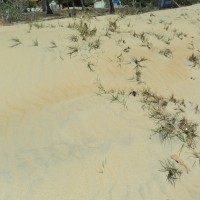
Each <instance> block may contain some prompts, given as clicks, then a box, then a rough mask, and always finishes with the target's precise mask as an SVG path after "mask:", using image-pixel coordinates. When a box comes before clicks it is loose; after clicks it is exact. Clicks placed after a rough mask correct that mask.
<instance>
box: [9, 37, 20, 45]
mask: <svg viewBox="0 0 200 200" xmlns="http://www.w3.org/2000/svg"><path fill="white" fill-rule="evenodd" d="M11 41H13V42H14V44H13V45H11V46H10V47H16V46H18V45H20V44H22V42H21V40H20V39H19V38H12V39H11Z"/></svg>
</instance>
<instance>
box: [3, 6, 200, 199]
mask: <svg viewBox="0 0 200 200" xmlns="http://www.w3.org/2000/svg"><path fill="white" fill-rule="evenodd" d="M199 11H200V5H199V4H197V5H194V6H190V7H185V8H179V9H173V10H163V11H157V12H153V13H146V14H141V15H137V16H125V17H123V18H122V17H120V16H117V15H115V16H103V17H98V18H96V19H91V18H86V16H85V17H84V16H83V17H82V19H79V18H76V19H62V20H53V21H48V22H41V23H40V22H38V23H33V24H29V25H27V24H24V25H14V26H10V27H0V44H1V45H0V51H1V54H0V63H1V64H0V69H1V73H0V80H1V85H0V91H1V92H0V99H1V101H0V111H1V112H0V132H1V140H0V143H1V144H0V163H1V164H0V199H1V200H12V199H13V200H14V199H15V200H25V199H26V200H27V199H29V200H31V199H32V200H43V199H49V200H55V199H57V200H65V199H66V200H71V199H75V200H79V199H91V200H92V199H98V200H105V199H110V200H111V199H115V200H118V199H127V200H128V199H142V200H147V199H148V200H157V199H163V200H164V199H170V200H172V199H173V200H180V199H181V200H184V199H185V200H198V199H199V197H200V190H199V184H200V175H199V157H200V156H199V140H198V137H197V138H195V142H196V143H195V148H194V149H191V148H188V147H187V146H188V145H190V143H189V142H186V141H185V143H183V142H181V141H180V140H178V139H175V140H172V141H171V142H168V141H165V142H163V143H162V144H161V141H160V139H161V138H159V136H158V135H157V134H156V135H152V134H153V132H152V129H154V130H155V127H156V126H157V123H156V122H157V121H156V120H155V119H153V118H150V117H149V114H151V113H150V111H151V110H150V109H151V108H155V107H151V106H152V105H155V102H150V103H149V105H145V103H144V101H143V100H145V101H146V102H148V101H149V99H148V98H149V97H148V98H147V99H143V100H142V98H143V97H142V93H141V91H142V89H144V88H150V90H151V91H152V92H154V93H155V94H156V95H158V96H159V95H161V96H162V97H161V96H159V97H157V96H156V95H154V96H152V97H151V98H154V100H156V101H157V103H158V104H159V106H160V105H161V104H162V106H163V107H162V109H161V111H162V112H166V113H170V115H169V116H176V119H178V118H180V121H178V122H177V121H176V120H175V122H177V123H178V124H176V123H174V127H175V126H176V127H175V128H174V129H175V130H179V131H183V132H184V131H185V132H184V133H185V135H186V134H188V135H189V133H188V132H187V130H186V129H187V127H190V128H191V129H192V128H193V129H195V128H196V129H195V130H196V131H197V132H198V130H199V128H198V126H196V125H195V124H192V122H194V123H199V122H200V116H199V112H200V111H199V107H198V105H200V96H199V85H200V70H199V67H200V66H199V65H200V61H199V59H200V49H199V45H200V40H199V37H200V36H199V34H200V26H199V20H200V18H199ZM132 91H135V92H136V96H134V95H132V94H130V92H132ZM129 94H130V95H129ZM170 96H171V98H170ZM158 99H160V100H158ZM166 101H167V102H166ZM152 103H153V104H152ZM159 108H161V107H159ZM159 111H160V110H159ZM154 114H155V113H154ZM167 116H168V115H167ZM184 117H185V118H187V119H188V120H189V121H192V122H191V123H190V122H187V121H186V120H185V121H184V120H183V119H184ZM166 120H167V119H166ZM183 122H185V123H183ZM191 124H192V125H193V127H191V126H192V125H191ZM189 125H191V126H189ZM177 127H178V128H179V129H178V128H177ZM182 127H184V128H182ZM181 128H182V129H181ZM174 129H173V130H174ZM194 134H195V133H194ZM188 135H186V136H188ZM188 137H189V136H188ZM182 144H184V146H182ZM192 145H194V144H193V143H192V144H191V146H192ZM182 147H183V148H182ZM166 159H168V160H169V162H173V163H174V165H176V166H177V167H178V170H181V173H182V174H181V177H180V180H178V181H177V182H176V184H175V187H174V185H173V184H172V185H171V184H170V183H169V182H168V181H167V180H166V179H167V176H169V174H167V172H165V173H162V172H161V171H162V165H161V163H160V161H163V160H166ZM159 170H161V171H159ZM172 183H173V182H172Z"/></svg>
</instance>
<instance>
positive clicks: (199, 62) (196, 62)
mask: <svg viewBox="0 0 200 200" xmlns="http://www.w3.org/2000/svg"><path fill="white" fill-rule="evenodd" d="M188 60H189V61H190V62H191V63H192V67H196V66H199V67H200V56H198V55H195V54H194V53H193V54H192V55H191V56H190V57H189V58H188Z"/></svg>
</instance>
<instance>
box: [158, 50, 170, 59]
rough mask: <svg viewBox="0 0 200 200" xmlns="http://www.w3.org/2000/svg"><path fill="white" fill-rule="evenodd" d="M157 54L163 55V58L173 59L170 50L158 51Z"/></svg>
mask: <svg viewBox="0 0 200 200" xmlns="http://www.w3.org/2000/svg"><path fill="white" fill-rule="evenodd" d="M159 54H161V55H163V56H165V57H167V58H172V57H173V54H172V51H171V50H170V49H163V50H160V51H159Z"/></svg>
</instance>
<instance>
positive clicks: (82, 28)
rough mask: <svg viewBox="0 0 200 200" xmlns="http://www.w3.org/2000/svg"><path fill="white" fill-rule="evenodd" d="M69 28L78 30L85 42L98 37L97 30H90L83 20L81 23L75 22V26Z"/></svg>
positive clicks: (70, 25) (71, 25)
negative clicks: (89, 38)
mask: <svg viewBox="0 0 200 200" xmlns="http://www.w3.org/2000/svg"><path fill="white" fill-rule="evenodd" d="M68 28H73V29H76V30H77V31H78V32H79V33H80V36H81V37H82V39H83V40H86V38H88V37H92V36H94V35H96V32H97V29H96V28H93V29H90V28H89V27H88V25H87V23H85V22H83V20H80V22H79V23H76V22H74V23H73V24H69V25H68Z"/></svg>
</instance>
